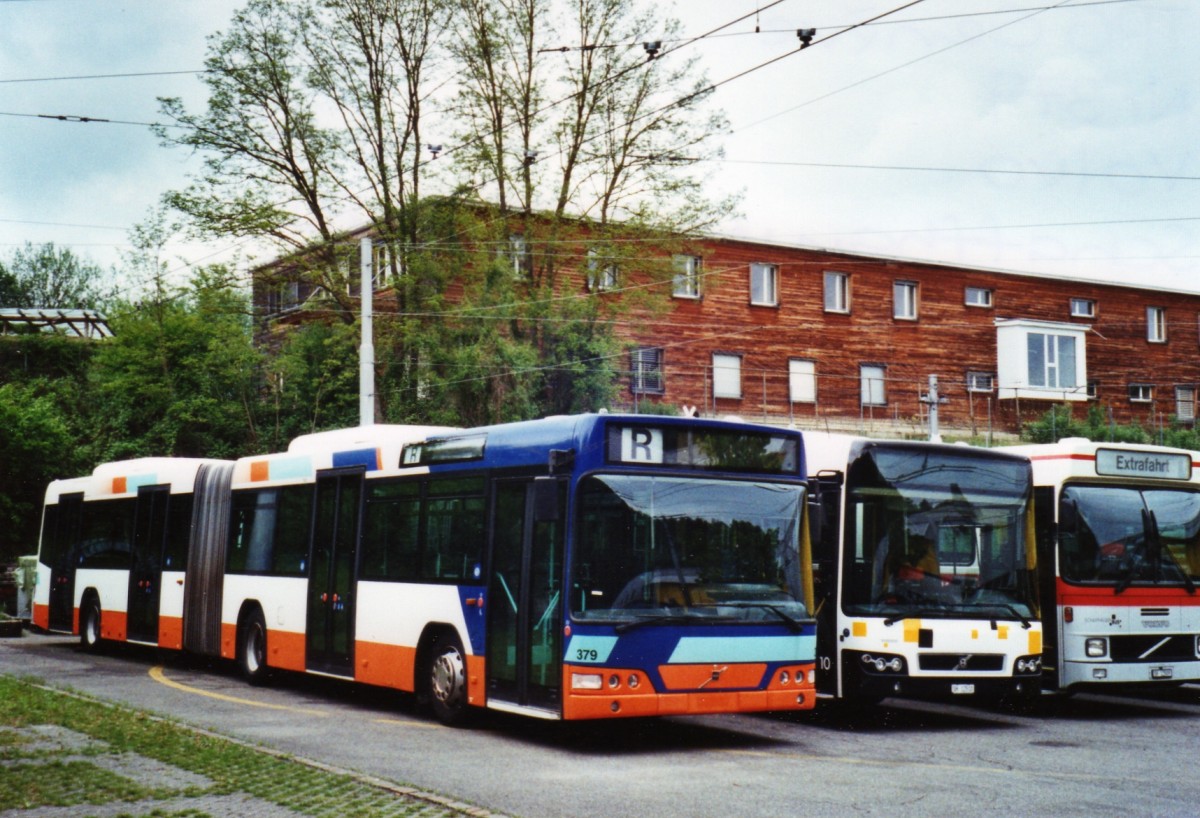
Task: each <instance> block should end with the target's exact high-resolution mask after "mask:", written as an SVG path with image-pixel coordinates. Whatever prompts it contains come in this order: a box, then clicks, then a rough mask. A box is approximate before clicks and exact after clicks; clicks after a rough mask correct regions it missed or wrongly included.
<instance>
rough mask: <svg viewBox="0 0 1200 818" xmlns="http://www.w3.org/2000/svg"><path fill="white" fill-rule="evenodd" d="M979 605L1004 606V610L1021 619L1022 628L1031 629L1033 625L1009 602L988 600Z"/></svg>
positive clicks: (985, 606)
mask: <svg viewBox="0 0 1200 818" xmlns="http://www.w3.org/2000/svg"><path fill="white" fill-rule="evenodd" d="M979 607H981V608H1003V609H1004V610H1006V611H1008V612H1009V613H1011V614H1012V615H1013V616H1015V617H1016V618H1017V619H1019V620H1021V628H1022V629H1023V630H1029V629H1030V628H1031V627H1032V625H1031V624H1030V623H1029V620H1028V619H1026V618H1025V615H1024V614H1022V613H1021V612H1020V611H1018V610H1017V609H1016V608H1015V607H1014V606H1012V605H1009V604H1008V603H1007V602H987V603H985V604H983V605H980V606H979Z"/></svg>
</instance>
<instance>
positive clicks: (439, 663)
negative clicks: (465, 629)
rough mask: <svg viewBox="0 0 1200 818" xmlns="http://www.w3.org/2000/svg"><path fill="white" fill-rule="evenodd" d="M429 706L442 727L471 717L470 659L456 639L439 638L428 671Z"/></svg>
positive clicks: (431, 651)
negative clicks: (468, 681) (468, 667)
mask: <svg viewBox="0 0 1200 818" xmlns="http://www.w3.org/2000/svg"><path fill="white" fill-rule="evenodd" d="M426 685H427V690H428V693H429V706H430V709H431V710H432V711H433V715H434V717H435V718H436V719H437V720H438V721H440V722H441V723H442V724H447V725H452V726H454V725H461V724H464V723H465V722H466V721H467V719H468V716H469V715H470V707H469V705H468V704H467V660H466V658H465V657H464V655H463V649H462V645H461V644H460V643H459V641H458V638H457V637H455V636H446V635H443V636H439V637H437V639H436V640H435V641H434V643H433V646H432V648H430V651H429V665H428V667H427V668H426Z"/></svg>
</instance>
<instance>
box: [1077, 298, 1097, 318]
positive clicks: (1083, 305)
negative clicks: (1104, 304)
mask: <svg viewBox="0 0 1200 818" xmlns="http://www.w3.org/2000/svg"><path fill="white" fill-rule="evenodd" d="M1071 317H1072V318H1095V317H1096V302H1095V301H1093V300H1092V299H1090V298H1072V299H1071Z"/></svg>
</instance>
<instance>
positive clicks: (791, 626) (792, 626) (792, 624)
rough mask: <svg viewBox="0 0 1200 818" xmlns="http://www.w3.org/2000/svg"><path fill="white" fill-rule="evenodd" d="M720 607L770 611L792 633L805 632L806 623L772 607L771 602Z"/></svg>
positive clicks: (726, 603) (733, 604)
mask: <svg viewBox="0 0 1200 818" xmlns="http://www.w3.org/2000/svg"><path fill="white" fill-rule="evenodd" d="M719 605H726V606H728V607H730V608H762V609H763V610H764V611H770V612H771V613H773V614H775V615H776V616H777V617H779V618H780V619H781V620H783V622H784V623H785V624H786V625H787V626H788V630H790V631H791V632H792V633H800V632H801V631H803V630H804V623H803V622H801V621H800V620H799V619H796V617H794V616H792V615H791V614H789V613H787V612H785V611H784V610H783V609H781V608H780V607H779V606H777V605H772V604H770V603H769V602H721V603H719Z"/></svg>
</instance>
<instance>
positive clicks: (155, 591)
mask: <svg viewBox="0 0 1200 818" xmlns="http://www.w3.org/2000/svg"><path fill="white" fill-rule="evenodd" d="M170 498H171V487H170V486H142V487H141V488H140V489H138V496H137V511H136V512H134V523H133V559H132V561H131V562H130V566H129V606H128V608H127V609H126V610H127V611H128V612H129V613H128V619H127V620H126V626H125V627H126V630H125V638H126V639H129V640H130V641H133V642H152V643H154V644H158V603H159V597H160V595H161V593H162V555H163V546H164V544H165V543H166V539H167V502H168V501H169V500H170Z"/></svg>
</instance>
